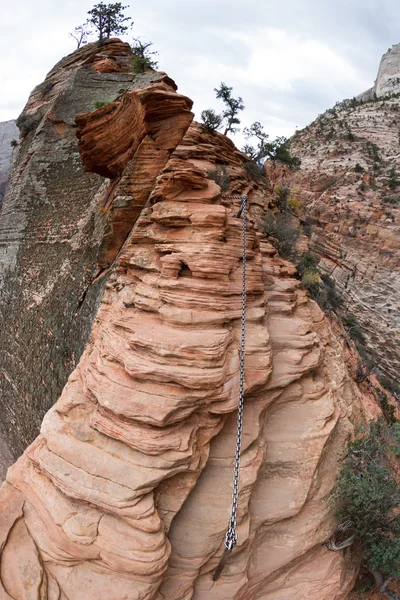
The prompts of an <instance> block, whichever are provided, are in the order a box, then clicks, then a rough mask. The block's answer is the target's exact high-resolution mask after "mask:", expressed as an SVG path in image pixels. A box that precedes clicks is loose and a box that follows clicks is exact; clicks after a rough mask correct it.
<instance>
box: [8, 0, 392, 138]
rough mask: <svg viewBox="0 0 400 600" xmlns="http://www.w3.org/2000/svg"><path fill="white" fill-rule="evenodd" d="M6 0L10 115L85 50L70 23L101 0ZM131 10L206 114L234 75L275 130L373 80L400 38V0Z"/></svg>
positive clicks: (252, 108)
mask: <svg viewBox="0 0 400 600" xmlns="http://www.w3.org/2000/svg"><path fill="white" fill-rule="evenodd" d="M106 2H107V0H106ZM1 3H2V6H1V13H0V17H1V18H0V45H1V52H0V82H1V94H0V121H5V120H8V119H12V118H16V117H17V116H18V114H19V113H20V112H21V110H22V108H23V107H24V104H25V103H26V101H27V99H28V96H29V92H30V91H31V90H32V88H33V87H35V85H37V84H38V83H40V82H41V81H43V79H44V77H45V75H46V73H47V72H48V71H49V70H50V69H51V67H52V66H53V65H54V64H55V63H56V62H57V61H58V60H59V59H60V58H61V57H62V56H64V55H66V54H68V53H70V52H72V51H73V50H74V49H75V42H74V40H73V39H71V38H70V37H69V36H68V32H70V31H72V30H73V29H74V27H75V26H76V25H79V24H80V23H82V22H84V21H85V20H86V16H87V15H86V12H87V10H89V9H90V8H92V6H93V5H94V2H93V1H91V0H58V1H56V0H19V1H18V2H10V1H6V0H1ZM123 3H124V2H123ZM126 3H129V0H127V2H126ZM125 12H126V14H127V15H129V16H131V17H132V18H133V20H134V22H135V24H134V27H133V29H132V33H130V34H129V35H128V36H126V37H125V38H124V39H125V40H126V41H131V39H132V36H135V37H141V38H143V40H151V41H153V42H154V48H155V49H157V50H158V51H159V52H160V55H159V57H158V58H159V69H160V70H164V71H166V72H167V73H168V74H169V75H170V77H172V78H173V79H175V81H176V83H177V84H178V87H179V91H181V92H182V93H184V94H187V95H188V96H190V97H191V98H192V99H193V100H194V103H195V104H194V111H195V113H196V115H197V116H199V115H200V112H201V110H203V109H204V108H208V107H213V108H216V109H220V108H221V107H220V105H219V101H217V100H216V99H215V95H214V92H213V89H214V87H216V86H218V85H219V83H220V82H221V81H224V82H225V83H227V84H228V85H230V86H233V88H234V94H235V95H240V96H242V98H243V100H244V103H245V105H246V109H245V111H244V112H243V116H242V123H243V124H244V125H248V124H250V123H252V122H253V121H255V120H258V121H260V122H261V123H262V124H263V125H264V127H265V129H266V131H267V132H268V133H269V134H270V135H271V136H272V137H274V136H276V135H286V136H289V135H291V134H293V133H294V131H295V129H296V127H298V128H302V127H304V126H305V125H307V124H308V123H310V122H311V121H312V120H313V119H314V118H315V117H316V116H317V115H318V114H319V113H321V112H323V111H324V110H325V109H326V108H329V107H330V106H332V105H333V104H334V103H335V102H336V101H337V100H342V99H343V98H349V97H352V96H354V95H356V94H358V93H360V92H362V91H364V90H365V89H367V88H369V87H371V85H372V84H373V82H374V79H375V76H376V73H377V70H378V66H379V61H380V58H381V56H382V54H383V53H384V52H386V51H387V49H388V48H389V47H390V46H391V45H392V44H396V43H399V42H400V4H399V2H398V1H395V0H393V1H392V0H387V1H385V0H285V1H282V0H185V1H184V0H141V2H140V3H139V2H136V3H134V2H132V3H131V5H130V8H128V9H127V10H126V11H125Z"/></svg>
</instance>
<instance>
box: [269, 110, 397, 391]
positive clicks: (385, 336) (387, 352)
mask: <svg viewBox="0 0 400 600" xmlns="http://www.w3.org/2000/svg"><path fill="white" fill-rule="evenodd" d="M399 110H400V104H399V100H398V98H392V99H387V100H386V101H377V102H371V103H364V104H355V105H353V106H347V107H338V108H336V109H334V110H331V111H327V113H325V115H322V116H321V117H320V118H318V119H317V120H316V121H315V122H314V123H312V124H311V125H310V126H309V127H307V128H306V129H304V130H302V131H300V132H299V133H298V134H296V136H295V137H294V138H293V143H292V148H293V152H294V153H295V154H296V155H297V156H299V157H300V158H301V160H302V165H301V169H300V170H299V171H298V172H297V173H295V174H290V175H289V174H286V175H285V174H284V175H283V177H282V174H280V175H279V178H278V179H279V183H282V181H283V182H285V183H286V184H287V185H289V186H290V187H291V188H292V190H293V193H294V194H296V195H297V198H298V199H299V200H300V201H301V202H302V203H303V207H304V214H305V215H307V216H308V217H310V218H311V220H312V237H311V246H312V248H313V250H314V251H315V252H316V253H317V254H318V256H319V257H320V259H321V262H320V267H321V270H322V271H324V272H326V273H328V274H330V275H331V276H332V277H333V278H334V279H335V281H336V283H337V287H338V291H339V292H340V294H341V296H342V297H343V299H344V309H345V310H346V311H347V312H348V313H349V314H351V315H354V316H355V317H356V318H357V320H358V322H359V324H360V326H361V329H362V333H363V334H364V336H365V338H366V343H365V344H363V347H364V349H365V351H366V352H367V353H368V354H369V355H370V357H371V358H372V361H373V365H374V366H375V367H378V368H379V370H380V371H381V372H382V373H383V374H385V376H388V377H390V378H391V379H393V380H394V381H396V380H397V378H398V372H399V368H400V353H399V342H400V317H399V314H400V307H399V292H400V221H399V208H400V185H399V183H400V180H399V182H397V177H398V174H399V173H400V164H399V161H398V145H399V138H398V126H399V125H400V120H399ZM392 170H393V173H394V176H393V173H392V176H391V171H392ZM277 182H278V181H277Z"/></svg>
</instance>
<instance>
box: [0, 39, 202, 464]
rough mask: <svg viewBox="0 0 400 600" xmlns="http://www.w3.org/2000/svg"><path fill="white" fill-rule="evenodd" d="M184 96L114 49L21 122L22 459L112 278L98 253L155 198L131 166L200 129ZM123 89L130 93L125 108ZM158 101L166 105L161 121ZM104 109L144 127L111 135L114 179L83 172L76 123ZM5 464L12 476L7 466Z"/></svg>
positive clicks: (60, 74)
mask: <svg viewBox="0 0 400 600" xmlns="http://www.w3.org/2000/svg"><path fill="white" fill-rule="evenodd" d="M143 89H145V90H146V91H145V92H141V91H140V90H143ZM175 90H176V86H175V84H174V82H173V81H172V80H171V79H169V78H168V77H167V76H166V75H165V74H164V73H155V72H153V71H148V72H146V73H136V72H135V70H134V62H133V54H132V51H131V49H130V46H129V44H126V43H123V42H121V41H120V40H117V39H115V40H107V41H106V43H105V44H103V45H102V46H99V45H98V44H89V45H88V46H85V47H84V48H82V49H80V50H78V51H76V52H74V53H73V54H71V55H70V56H67V57H65V58H64V59H62V60H61V61H60V62H59V63H58V64H57V65H56V66H55V67H54V68H53V69H52V70H51V71H50V73H49V74H48V76H47V77H46V79H45V81H44V82H43V83H42V84H40V85H39V86H37V87H36V88H35V89H34V90H33V92H32V94H31V96H30V98H29V101H28V103H27V105H26V107H25V108H24V111H23V113H22V115H21V116H20V117H19V119H18V125H19V127H20V130H21V137H20V140H19V143H18V146H17V148H15V150H14V152H15V160H14V166H13V169H12V172H11V173H10V185H9V188H8V192H7V194H6V196H5V198H4V203H3V208H2V211H1V214H0V339H1V344H2V353H1V357H0V410H1V415H2V417H1V421H2V423H3V425H4V436H3V437H4V443H5V444H6V446H7V447H8V448H9V451H10V452H11V454H12V455H13V456H14V458H16V457H17V456H18V455H19V454H20V453H21V452H22V451H23V450H24V448H25V447H26V445H27V444H28V443H30V442H31V441H32V440H33V439H34V437H35V436H36V435H37V433H38V431H39V428H40V423H41V421H42V418H43V415H44V413H45V412H46V410H48V409H49V408H50V406H52V404H54V402H55V401H56V399H57V397H58V396H59V394H60V393H61V390H62V388H63V386H64V385H65V383H66V380H67V378H68V375H69V374H70V373H71V371H72V370H73V369H74V368H75V366H76V364H77V362H78V360H79V357H80V356H81V354H82V351H83V349H84V347H85V344H86V342H87V340H88V338H89V333H90V328H91V324H92V320H93V317H94V315H95V313H96V311H97V308H98V304H99V299H100V297H101V294H102V288H103V286H104V283H105V281H106V278H107V275H108V273H107V271H102V267H103V266H104V264H106V261H105V260H103V259H102V258H101V256H100V254H101V255H103V253H105V254H107V257H108V256H109V254H110V252H108V251H107V250H104V251H103V248H107V243H108V242H107V240H108V239H109V238H108V237H107V236H108V235H109V231H110V230H111V229H114V237H113V238H112V239H113V243H114V246H113V250H114V249H115V247H116V246H115V245H116V244H117V243H118V244H122V242H123V241H124V239H125V238H124V236H125V237H126V234H127V231H126V228H125V229H124V227H125V225H124V218H123V217H121V218H119V215H123V214H124V211H126V208H125V205H126V204H127V203H128V204H129V202H132V195H134V196H135V198H134V201H133V202H134V204H135V206H136V208H135V209H130V213H129V219H131V221H130V223H131V224H132V219H134V218H135V215H134V211H135V210H136V213H135V214H136V216H137V214H138V210H139V211H140V207H141V206H142V205H143V204H144V202H145V201H146V200H147V195H148V189H147V187H146V185H147V183H146V182H147V179H148V177H147V176H148V174H147V173H145V172H144V171H141V176H142V178H143V179H144V180H145V183H144V185H142V186H141V187H140V184H139V182H138V181H137V182H136V184H135V185H136V187H135V189H133V188H132V189H131V187H130V183H129V176H130V175H129V173H130V169H129V165H128V163H129V161H130V160H132V158H133V156H134V154H135V153H136V151H138V152H139V153H140V156H143V155H144V154H145V153H146V149H147V151H148V152H153V155H154V160H155V161H156V155H157V157H160V158H159V159H158V163H159V164H157V166H156V168H161V164H162V163H163V161H164V162H165V161H166V159H167V157H168V155H169V153H171V152H172V150H173V149H174V147H175V145H176V144H177V142H178V141H179V139H180V137H182V135H183V134H184V132H185V131H186V129H187V127H188V125H189V123H190V121H191V119H192V115H191V113H190V106H191V102H190V101H189V100H188V99H186V98H184V97H182V96H179V95H178V94H176V92H175ZM126 91H129V92H130V95H129V96H128V95H127V96H125V97H124V101H123V102H119V101H118V100H117V98H119V97H120V96H121V94H123V93H124V92H126ZM160 94H161V95H162V98H163V100H164V104H165V106H167V105H168V106H169V110H165V111H164V113H163V115H161V116H160V115H159V114H158V113H157V110H158V109H157V107H158V106H159V105H160ZM144 97H145V100H144ZM99 103H100V104H105V106H104V107H103V108H102V109H101V110H100V114H109V113H110V111H115V110H119V109H118V107H119V106H121V110H124V109H125V108H126V105H127V103H131V104H132V106H134V107H135V111H134V115H135V117H133V116H132V114H129V115H128V114H127V115H125V116H123V117H122V119H121V121H120V129H119V130H118V131H109V132H108V134H107V136H109V137H111V138H112V141H113V144H114V145H115V148H116V152H117V153H118V167H116V166H115V165H113V167H111V161H110V163H109V169H108V170H105V171H102V170H99V169H92V172H85V170H84V168H83V165H82V162H81V158H80V154H79V149H78V139H77V136H76V131H77V126H76V123H75V117H76V115H77V113H83V112H87V111H92V110H94V109H95V107H96V106H98V105H99ZM139 105H140V106H141V107H142V108H141V109H140V108H139ZM159 117H160V121H158V119H159ZM105 118H106V117H105ZM87 119H88V120H89V119H90V115H88V117H87ZM128 119H129V120H128ZM132 119H134V120H132ZM135 119H136V120H135ZM127 127H128V128H129V127H133V129H134V131H135V132H136V133H135V136H136V138H135V139H131V137H130V131H129V129H127ZM172 130H173V131H174V136H170V137H169V133H170V132H171V131H172ZM166 137H169V144H166V143H165V139H164V138H166ZM83 143H84V142H83ZM121 145H122V146H124V145H125V146H124V148H122V146H121ZM139 145H140V149H139V150H138V146H139ZM152 158H153V156H152ZM139 164H140V160H139V159H138V160H137V161H135V165H136V166H139ZM127 167H128V169H127V170H126V168H127ZM105 176H106V177H107V178H106V177H105ZM110 177H111V178H112V180H111V182H110V179H108V178H110ZM139 179H140V177H138V180H139ZM139 187H140V190H139ZM115 190H117V191H118V194H119V196H118V202H119V207H118V208H117V206H116V203H114V204H113V212H112V215H113V218H112V219H111V221H112V223H111V224H110V222H109V220H110V215H109V212H108V207H109V203H110V201H111V198H112V197H113V193H114V191H115ZM146 194H147V195H146ZM138 207H139V208H138ZM132 211H133V212H132ZM118 218H119V221H118ZM130 226H131V225H130ZM117 228H119V233H118V235H116V233H115V230H116V229H117ZM107 252H108V253H107ZM107 264H109V263H107ZM0 425H1V424H0ZM0 428H1V427H0ZM1 458H2V463H3V466H4V463H5V462H6V460H7V459H6V458H5V455H4V456H3V455H2V456H1Z"/></svg>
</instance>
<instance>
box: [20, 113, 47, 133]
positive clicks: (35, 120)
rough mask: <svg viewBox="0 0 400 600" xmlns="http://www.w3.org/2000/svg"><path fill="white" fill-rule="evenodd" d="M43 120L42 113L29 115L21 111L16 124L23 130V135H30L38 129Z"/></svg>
mask: <svg viewBox="0 0 400 600" xmlns="http://www.w3.org/2000/svg"><path fill="white" fill-rule="evenodd" d="M40 121H41V116H40V114H38V113H36V114H34V115H29V114H27V113H21V114H20V115H19V117H18V119H17V120H16V122H15V124H16V126H17V127H18V129H19V130H20V132H21V135H22V137H23V138H24V137H25V136H27V135H28V133H30V132H31V131H33V130H34V129H36V127H37V126H38V125H39V123H40Z"/></svg>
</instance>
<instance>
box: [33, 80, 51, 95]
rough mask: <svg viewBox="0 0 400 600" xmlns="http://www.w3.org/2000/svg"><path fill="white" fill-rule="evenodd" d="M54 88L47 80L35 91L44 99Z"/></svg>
mask: <svg viewBox="0 0 400 600" xmlns="http://www.w3.org/2000/svg"><path fill="white" fill-rule="evenodd" d="M52 87H53V84H52V82H51V81H49V80H45V81H43V82H42V83H39V85H37V86H36V87H35V90H34V91H35V92H38V93H39V94H41V96H42V97H44V96H46V94H47V93H48V92H49V91H50V90H51V88H52Z"/></svg>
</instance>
